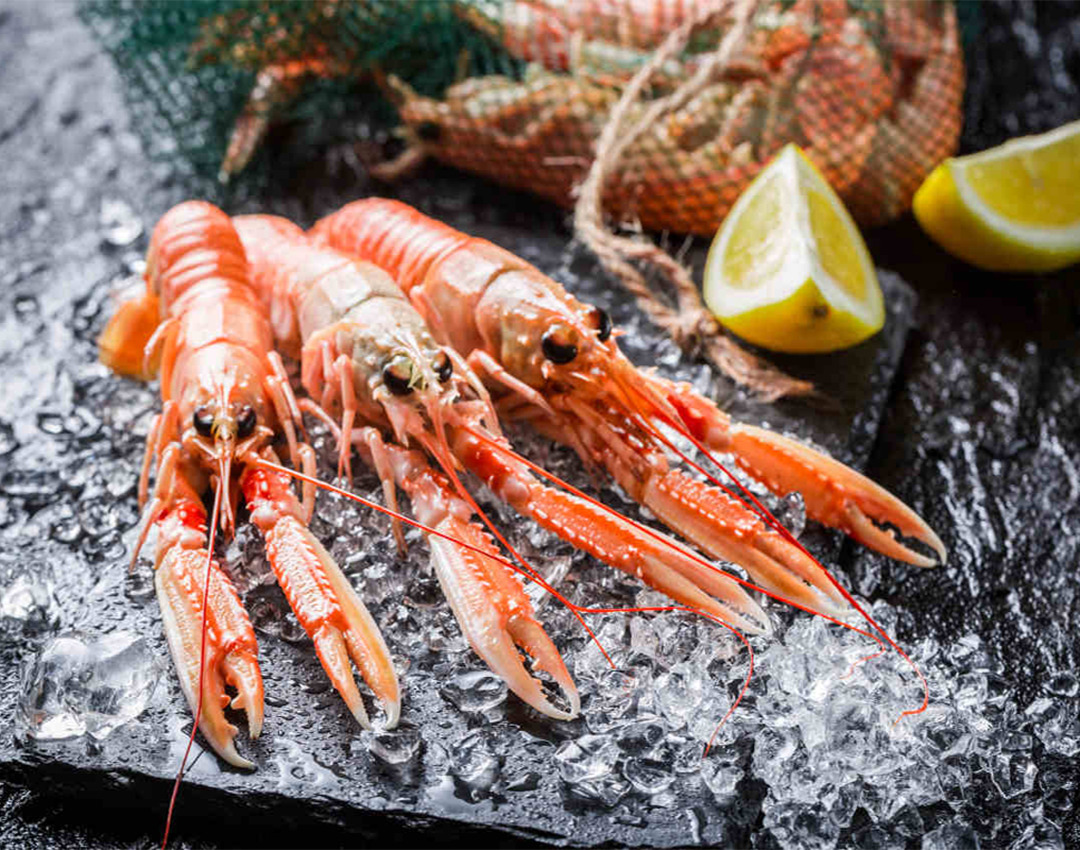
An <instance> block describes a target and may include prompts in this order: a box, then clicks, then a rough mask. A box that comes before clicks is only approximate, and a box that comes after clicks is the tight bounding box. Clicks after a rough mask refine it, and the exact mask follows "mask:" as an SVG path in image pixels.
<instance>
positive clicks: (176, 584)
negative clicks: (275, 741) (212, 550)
mask: <svg viewBox="0 0 1080 850" xmlns="http://www.w3.org/2000/svg"><path fill="white" fill-rule="evenodd" d="M207 557H208V553H207V552H206V550H205V549H182V548H180V547H178V546H174V547H173V548H171V549H170V550H169V551H168V552H167V553H166V555H165V558H164V559H163V560H162V563H161V566H160V567H159V568H158V570H157V572H156V574H155V576H154V585H155V587H156V588H157V597H158V603H159V605H160V607H161V616H162V619H163V620H164V624H165V636H166V638H167V639H168V642H169V651H170V653H171V654H172V658H173V663H174V664H175V665H176V670H177V672H178V673H179V675H180V687H181V688H182V689H183V691H184V696H185V697H186V698H187V701H188V705H189V706H191V711H192V713H193V714H194V713H195V712H196V711H197V709H198V703H199V697H198V689H199V658H200V656H201V648H202V640H203V637H202V625H203V595H204V592H205V589H206V576H207V569H206V564H207ZM209 575H210V592H209V596H208V597H207V605H206V648H205V662H204V664H203V680H202V688H203V691H202V693H203V700H202V711H201V713H200V718H199V730H200V731H201V732H202V733H203V735H204V736H205V737H206V740H207V741H208V742H209V743H210V746H211V747H213V749H214V751H215V752H216V753H217V754H218V755H219V756H221V757H222V758H223V759H225V760H226V761H227V762H229V763H230V764H233V765H235V766H237V767H246V768H254V767H255V765H254V764H252V763H251V762H250V761H248V760H247V759H245V758H244V757H242V756H241V755H240V754H239V753H238V752H237V751H236V747H235V746H234V744H233V738H235V737H236V734H237V728H236V727H235V726H233V725H232V724H231V723H230V722H229V721H228V720H226V719H225V713H224V708H225V706H226V705H228V704H229V697H228V695H227V694H226V693H225V685H226V684H229V685H232V686H233V687H235V688H236V690H237V696H236V698H235V699H234V700H233V701H232V705H233V707H234V708H239V709H243V710H244V712H245V713H246V714H247V719H248V731H249V733H250V734H251V737H252V738H256V737H258V735H259V732H260V731H261V730H262V721H263V683H262V674H261V673H260V671H259V664H258V661H257V660H256V659H257V655H258V647H257V645H256V643H255V632H254V630H253V629H252V628H251V622H250V621H249V620H248V617H247V613H246V612H245V611H244V609H243V607H242V606H241V605H240V600H239V599H238V598H237V595H236V590H235V589H234V588H233V586H232V584H231V583H230V582H229V580H228V578H226V577H225V575H224V574H223V573H222V572H221V569H220V567H218V565H217V562H212V563H211V566H210V570H209Z"/></svg>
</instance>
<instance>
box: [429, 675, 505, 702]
mask: <svg viewBox="0 0 1080 850" xmlns="http://www.w3.org/2000/svg"><path fill="white" fill-rule="evenodd" d="M439 693H441V694H442V696H443V699H445V700H447V702H451V703H453V704H454V705H456V706H457V707H458V708H459V709H460V710H461V711H467V712H470V713H483V712H485V711H487V710H489V709H492V708H494V707H495V706H497V705H499V704H500V703H503V702H505V701H506V682H504V681H503V680H502V679H500V678H499V677H498V676H496V675H495V674H494V673H492V672H491V671H489V670H480V671H476V672H470V673H461V674H459V675H457V676H455V677H454V678H453V679H451V680H450V681H449V682H447V683H446V684H445V685H443V686H442V688H441V689H440V691H439Z"/></svg>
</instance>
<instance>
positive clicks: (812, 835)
mask: <svg viewBox="0 0 1080 850" xmlns="http://www.w3.org/2000/svg"><path fill="white" fill-rule="evenodd" d="M768 802H769V801H768V798H766V806H765V826H766V827H767V828H768V829H769V831H770V833H772V836H773V838H775V839H776V840H777V842H778V843H779V844H780V846H781V847H784V848H793V849H794V848H798V850H832V848H834V847H835V846H836V842H837V840H838V839H839V837H840V827H838V826H837V825H836V824H834V823H833V822H832V821H831V820H830V819H829V818H828V817H825V816H824V812H822V811H820V810H819V809H818V808H816V807H813V806H805V805H802V804H800V803H781V804H779V805H776V804H773V805H771V806H770V805H768Z"/></svg>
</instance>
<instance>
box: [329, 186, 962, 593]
mask: <svg viewBox="0 0 1080 850" xmlns="http://www.w3.org/2000/svg"><path fill="white" fill-rule="evenodd" d="M312 232H313V234H314V235H315V237H316V238H317V239H319V240H321V241H323V242H325V243H327V244H329V245H333V246H335V247H337V248H339V249H341V250H343V251H346V252H348V253H350V254H353V255H355V256H357V257H360V258H362V259H365V260H369V261H371V262H373V263H375V264H376V265H379V266H381V267H383V268H385V269H386V270H387V271H389V272H390V273H391V274H392V275H393V276H394V277H395V279H396V280H397V281H398V283H399V285H400V286H401V287H402V288H403V289H404V290H405V291H406V292H407V293H408V295H409V298H410V300H411V301H412V303H413V304H414V305H415V306H416V308H417V310H419V311H420V313H421V314H422V315H423V316H424V317H425V319H427V321H428V323H429V324H430V326H431V327H432V329H433V331H434V333H435V335H436V338H437V339H438V340H439V341H441V342H444V343H446V344H448V345H450V346H451V347H453V348H455V349H456V350H457V351H458V352H459V353H460V354H461V355H462V356H463V357H464V358H465V359H466V360H467V362H468V363H469V364H470V365H472V366H474V367H475V368H476V369H477V371H478V372H479V373H480V374H482V375H484V377H485V379H486V380H487V382H488V383H489V385H490V387H491V389H492V391H493V392H499V393H502V397H501V398H500V399H499V400H498V401H497V407H498V409H499V411H500V415H502V416H504V417H506V418H510V419H521V420H527V421H529V422H530V423H531V424H532V425H533V426H534V427H536V428H537V429H538V430H540V431H541V432H542V433H544V434H547V435H549V436H550V437H552V438H553V439H555V440H558V441H560V442H562V443H564V444H566V445H568V446H570V447H571V448H573V449H574V450H575V451H576V452H577V453H578V454H579V455H580V457H581V459H582V460H583V461H584V463H585V464H586V465H587V466H588V467H590V468H593V469H596V468H603V469H606V470H607V471H608V473H609V474H610V475H611V476H612V477H613V478H614V479H615V480H616V481H617V482H618V483H619V485H620V486H621V487H622V488H623V490H624V491H625V492H626V493H628V494H629V495H631V496H632V497H633V498H635V499H636V500H637V501H639V502H641V503H642V504H643V505H645V506H646V507H647V508H649V510H651V511H652V512H653V513H654V514H655V515H656V516H657V517H658V518H659V519H660V520H661V521H663V522H664V523H665V524H666V525H668V526H669V527H670V528H672V529H673V530H675V531H676V532H678V533H679V534H681V535H682V536H684V537H686V538H688V539H689V540H691V541H692V542H693V543H694V544H695V545H697V546H698V547H700V548H701V549H702V550H703V551H705V552H707V553H708V554H709V555H711V556H713V557H717V558H720V559H723V560H725V561H733V562H735V563H737V564H740V565H741V566H742V567H744V568H745V569H746V570H747V572H749V573H750V575H751V576H753V578H754V579H755V580H756V581H757V582H758V583H759V584H762V585H764V586H765V587H766V588H770V589H772V590H774V591H776V592H778V593H779V594H780V595H782V596H783V597H785V598H786V599H789V600H793V601H795V602H797V603H799V604H800V605H803V606H805V607H807V608H809V609H811V610H814V611H818V612H821V613H826V614H836V613H839V612H840V611H842V610H843V609H844V608H846V605H847V604H848V603H850V602H851V601H852V600H851V598H850V596H849V595H848V594H847V593H846V592H845V591H844V590H843V589H842V588H841V587H840V585H839V584H838V583H837V582H836V581H835V580H834V579H833V578H832V577H831V576H830V575H829V574H828V573H827V572H826V571H825V569H824V568H823V567H822V566H821V565H820V564H819V563H817V562H816V560H814V559H813V558H812V557H811V556H810V555H809V553H807V552H806V551H805V550H804V549H803V548H802V547H801V546H800V545H798V544H797V543H796V542H795V541H794V539H793V538H791V536H790V534H788V533H787V532H786V531H785V530H784V529H783V528H782V527H781V526H779V524H778V523H776V522H775V520H773V519H772V518H771V517H768V516H767V515H765V516H764V519H763V518H762V517H761V516H759V514H758V513H755V512H754V511H753V510H750V509H748V508H747V507H746V506H745V505H744V504H743V502H741V501H740V500H738V499H736V498H735V497H734V495H733V494H732V493H731V492H730V491H729V490H727V489H726V488H724V487H722V486H721V484H720V482H719V481H717V480H716V479H715V478H712V482H711V483H709V482H703V481H698V480H695V479H694V478H691V477H690V476H689V475H687V474H686V473H685V472H683V471H682V470H681V469H678V468H673V467H671V465H670V464H669V461H668V458H667V456H666V454H665V452H666V451H670V450H673V449H674V448H675V447H674V445H673V444H672V443H671V441H670V440H668V439H667V438H666V437H665V436H664V434H663V432H662V428H663V427H668V428H671V429H673V430H674V431H676V432H678V433H679V434H681V435H682V436H683V437H685V438H687V439H688V440H690V441H691V442H692V443H693V444H694V445H695V446H697V447H698V448H699V449H700V450H702V451H703V452H704V453H705V454H706V455H707V456H709V457H712V455H711V454H710V453H714V452H715V453H729V452H730V453H733V454H734V457H735V462H736V463H737V464H738V465H739V466H740V467H741V468H742V469H743V470H744V471H745V472H747V473H748V474H749V475H751V476H752V477H753V478H755V479H757V480H759V481H761V482H762V483H763V484H765V485H766V486H767V487H768V488H769V489H770V490H772V491H773V492H774V493H777V494H778V495H784V494H786V493H788V492H791V491H798V492H800V493H802V495H803V497H804V499H805V502H806V508H807V515H808V516H809V517H811V518H813V519H816V520H818V521H820V522H822V523H824V524H825V525H828V526H831V527H834V528H838V529H840V530H842V531H844V532H845V533H846V534H848V535H850V536H851V537H853V538H854V539H856V540H858V541H859V542H861V543H863V544H865V545H868V546H871V547H873V548H875V549H877V550H879V551H881V552H883V553H884V554H886V555H888V556H890V557H893V558H898V559H900V560H903V561H907V562H908V563H912V564H916V565H920V566H931V565H933V564H935V563H937V562H939V561H941V562H943V561H944V559H945V547H944V545H943V544H942V542H941V540H940V539H939V538H938V536H937V535H936V534H935V533H934V532H933V530H932V529H930V527H929V526H928V525H927V524H926V523H925V522H923V520H922V519H920V518H919V517H918V515H916V514H915V512H914V511H912V510H911V509H910V508H908V507H907V506H906V505H904V504H903V503H902V502H900V501H899V500H898V499H897V498H896V497H895V496H893V495H891V494H890V493H888V492H887V491H885V490H884V489H883V488H881V487H879V486H878V485H876V484H874V483H873V482H872V481H870V480H869V479H867V478H866V477H864V476H862V475H860V474H859V473H857V472H855V471H854V470H851V469H849V468H848V467H847V466H845V465H844V464H841V463H839V462H837V461H835V460H833V459H832V458H829V457H827V456H825V455H823V454H821V453H820V452H817V451H815V450H813V449H811V448H809V447H808V446H805V445H803V444H801V443H799V442H798V441H796V440H793V439H790V438H788V437H783V436H780V435H778V434H774V433H771V432H769V431H767V430H765V429H762V428H758V427H755V426H751V425H744V424H739V423H735V422H732V421H731V420H730V419H729V417H728V416H727V415H725V414H724V413H723V412H722V411H720V410H719V409H718V408H717V407H716V405H715V404H713V403H712V402H711V401H710V400H709V399H707V398H705V397H703V396H701V395H700V394H699V393H697V392H696V391H695V390H694V389H693V388H692V387H691V386H690V385H689V384H686V383H676V382H673V381H670V380H667V379H664V378H662V377H660V376H658V375H656V374H654V373H652V372H649V371H643V370H640V369H637V368H636V367H635V366H634V365H633V364H632V363H631V362H630V361H629V360H628V359H627V358H626V357H625V356H624V355H623V354H622V353H621V352H620V351H619V348H618V346H617V344H616V342H615V335H614V334H613V332H612V328H611V326H610V322H609V321H607V320H606V317H605V316H604V315H603V314H602V313H601V312H598V311H597V309H596V308H595V307H590V306H588V305H585V304H583V303H581V302H580V301H578V300H577V299H576V298H574V297H573V296H572V295H571V294H570V293H568V292H567V291H566V290H565V289H564V288H563V287H562V286H560V285H559V284H558V283H557V282H556V281H554V280H552V279H551V278H549V277H547V276H546V275H544V274H543V273H541V272H540V271H539V270H538V269H536V268H535V267H533V266H531V265H530V264H528V263H526V262H525V261H523V260H521V259H520V258H518V257H516V256H514V255H513V254H511V253H510V252H509V251H505V250H503V249H501V248H499V247H497V246H495V245H493V244H492V243H490V242H487V241H485V240H482V239H476V238H472V237H469V236H467V235H466V234H463V233H460V232H457V231H455V230H453V229H452V228H450V227H448V226H446V225H444V224H442V223H440V222H437V221H434V220H432V219H429V218H427V217H425V216H423V215H422V214H421V213H419V212H418V211H416V210H414V209H412V208H410V207H408V206H406V205H404V204H401V203H399V202H396V201H387V200H382V199H377V198H374V199H365V200H361V201H356V202H353V203H351V204H348V205H346V206H345V207H343V208H342V209H341V210H339V211H338V212H336V213H334V214H332V215H330V216H327V217H326V218H324V219H322V220H321V221H320V222H319V223H318V224H317V225H316V226H315V228H314V229H313V231H312ZM697 468H698V469H699V470H701V467H697ZM701 471H704V470H701ZM710 477H711V476H710ZM880 524H889V525H891V526H893V527H894V528H896V529H898V530H899V531H900V533H901V534H903V535H905V536H908V537H911V538H914V539H916V540H918V541H920V542H921V543H922V544H923V545H924V546H926V547H927V549H928V550H930V551H932V552H933V553H934V557H931V556H930V555H929V554H925V553H923V552H918V551H915V550H914V549H912V548H911V547H910V546H908V545H907V544H906V543H904V542H902V541H900V540H898V539H897V538H896V536H895V534H894V533H893V532H892V531H891V530H886V529H883V528H881V527H880Z"/></svg>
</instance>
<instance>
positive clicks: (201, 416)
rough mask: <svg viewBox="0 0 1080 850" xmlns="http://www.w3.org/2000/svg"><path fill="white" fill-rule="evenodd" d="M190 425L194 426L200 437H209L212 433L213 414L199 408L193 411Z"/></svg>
mask: <svg viewBox="0 0 1080 850" xmlns="http://www.w3.org/2000/svg"><path fill="white" fill-rule="evenodd" d="M191 424H192V425H194V426H195V430H196V431H198V432H199V433H200V434H201V435H202V436H204V437H210V436H212V435H213V433H214V414H212V413H211V412H210V411H209V410H207V409H206V408H205V407H200V408H198V409H197V410H196V411H195V415H194V416H192V417H191Z"/></svg>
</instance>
